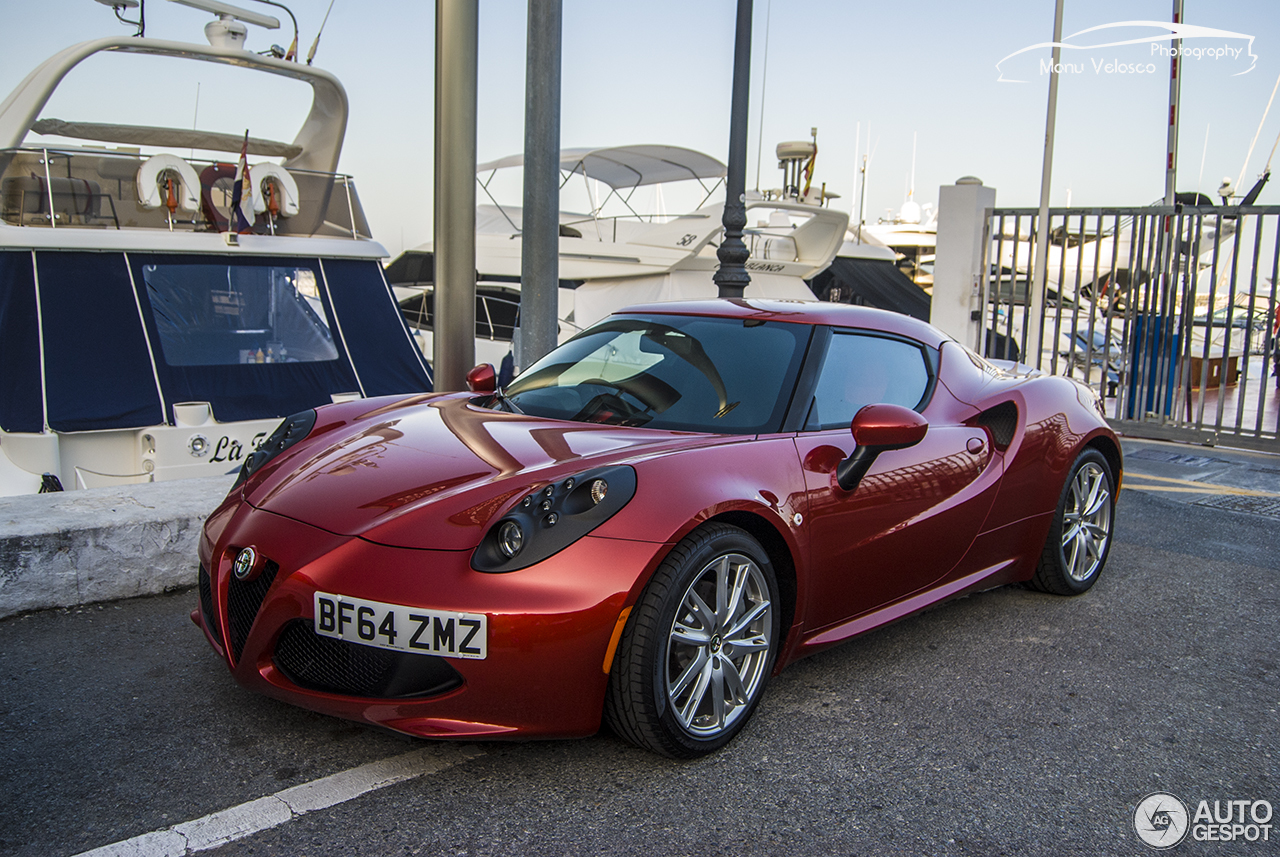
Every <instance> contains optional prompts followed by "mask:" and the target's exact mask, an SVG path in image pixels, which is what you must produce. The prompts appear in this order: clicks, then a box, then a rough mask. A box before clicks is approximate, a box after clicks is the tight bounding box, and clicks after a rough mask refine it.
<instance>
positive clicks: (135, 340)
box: [33, 251, 164, 431]
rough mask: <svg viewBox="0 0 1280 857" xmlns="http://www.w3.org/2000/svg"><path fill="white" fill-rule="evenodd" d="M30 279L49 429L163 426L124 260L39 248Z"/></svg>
mask: <svg viewBox="0 0 1280 857" xmlns="http://www.w3.org/2000/svg"><path fill="white" fill-rule="evenodd" d="M36 276H37V278H38V280H39V283H40V318H41V321H42V326H43V329H44V366H45V386H46V392H45V396H46V402H47V406H48V412H49V427H50V428H53V429H56V430H57V431H90V430H93V429H124V428H141V427H142V426H151V425H156V424H158V423H162V422H164V414H163V412H162V409H161V406H160V393H159V391H157V390H156V381H155V375H154V374H153V373H152V371H151V355H150V354H149V353H148V351H147V340H146V337H145V336H144V335H143V332H142V319H141V318H139V317H138V304H137V302H136V301H135V300H134V298H133V286H132V285H131V284H130V282H129V270H128V269H127V268H126V267H125V263H124V256H123V255H122V254H118V253H71V252H61V251H57V252H45V251H39V252H37V253H36ZM33 326H34V325H33Z"/></svg>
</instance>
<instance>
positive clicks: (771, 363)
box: [493, 315, 811, 434]
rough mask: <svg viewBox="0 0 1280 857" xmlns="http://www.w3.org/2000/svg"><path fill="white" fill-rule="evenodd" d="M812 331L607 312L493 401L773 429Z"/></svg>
mask: <svg viewBox="0 0 1280 857" xmlns="http://www.w3.org/2000/svg"><path fill="white" fill-rule="evenodd" d="M810 333H811V328H810V327H809V326H808V325H799V324H790V323H785V322H763V321H759V320H755V319H750V320H746V321H744V320H743V319H730V318H709V317H703V316H678V315H652V316H646V315H625V316H614V317H612V318H608V319H606V320H604V321H602V322H601V323H599V324H597V325H596V326H594V327H592V328H590V329H589V330H587V331H584V332H583V333H581V334H579V335H578V336H576V337H574V338H573V339H571V340H569V341H568V342H566V343H565V344H564V345H561V346H560V347H559V348H557V349H556V350H554V351H552V352H551V353H550V354H548V355H547V356H545V357H543V358H542V359H541V360H539V361H538V362H537V363H535V364H533V365H532V366H531V367H529V369H528V370H526V371H525V372H523V373H521V375H520V376H519V377H518V378H516V380H515V381H514V382H513V383H512V384H511V386H510V387H509V389H508V390H507V392H506V395H505V396H498V397H495V399H494V403H493V406H494V407H504V406H507V407H511V406H514V409H517V410H519V411H521V412H523V413H526V414H531V415H535V416H541V417H551V418H554V419H565V420H574V421H577V422H590V423H602V424H607V425H624V426H646V427H648V428H661V429H675V430H684V431H699V432H714V433H717V434H758V433H761V432H770V431H777V430H778V429H779V427H780V426H781V424H782V418H783V413H784V411H785V409H786V406H787V403H788V401H790V398H791V390H792V387H793V386H794V384H795V378H796V375H797V373H798V372H799V368H800V361H801V359H802V358H803V356H804V351H805V346H806V344H807V343H808V339H809V335H810Z"/></svg>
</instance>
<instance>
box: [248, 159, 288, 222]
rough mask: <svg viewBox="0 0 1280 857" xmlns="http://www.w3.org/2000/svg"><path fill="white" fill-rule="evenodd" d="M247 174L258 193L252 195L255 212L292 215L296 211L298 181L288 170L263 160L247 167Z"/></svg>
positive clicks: (281, 215)
mask: <svg viewBox="0 0 1280 857" xmlns="http://www.w3.org/2000/svg"><path fill="white" fill-rule="evenodd" d="M249 175H250V177H251V178H252V179H253V183H254V185H255V186H256V187H257V188H258V193H257V194H255V195H254V197H253V211H254V213H255V214H263V213H265V212H267V211H270V210H271V209H272V208H274V209H275V210H274V211H272V212H271V213H272V214H274V215H276V216H278V217H292V216H293V215H295V214H297V213H298V183H297V182H296V181H294V180H293V176H291V175H289V171H288V170H286V169H285V168H284V167H282V166H280V165H279V164H273V163H271V162H270V161H264V162H263V163H261V164H253V165H252V166H250V167H249Z"/></svg>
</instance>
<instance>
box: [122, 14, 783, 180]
mask: <svg viewBox="0 0 1280 857" xmlns="http://www.w3.org/2000/svg"><path fill="white" fill-rule="evenodd" d="M99 2H101V0H99ZM772 15H773V0H769V2H768V4H767V5H766V6H765V9H764V69H763V70H761V72H760V130H759V131H758V132H757V134H756V190H760V160H761V159H762V158H763V157H764V94H765V91H766V87H767V86H768V85H769V19H770V17H772Z"/></svg>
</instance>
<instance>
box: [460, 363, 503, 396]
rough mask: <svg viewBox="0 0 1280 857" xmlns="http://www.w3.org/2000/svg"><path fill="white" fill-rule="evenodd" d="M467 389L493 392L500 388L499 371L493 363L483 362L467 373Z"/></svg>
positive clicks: (477, 391) (475, 391)
mask: <svg viewBox="0 0 1280 857" xmlns="http://www.w3.org/2000/svg"><path fill="white" fill-rule="evenodd" d="M467 389H468V390H470V391H471V392H473V393H492V392H494V391H495V390H497V389H498V373H496V372H494V371H493V364H492V363H481V364H480V365H479V366H476V367H475V368H474V369H472V370H471V371H470V372H468V373H467Z"/></svg>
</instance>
